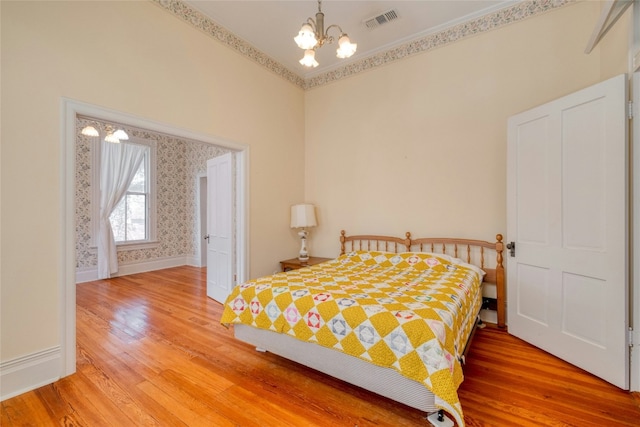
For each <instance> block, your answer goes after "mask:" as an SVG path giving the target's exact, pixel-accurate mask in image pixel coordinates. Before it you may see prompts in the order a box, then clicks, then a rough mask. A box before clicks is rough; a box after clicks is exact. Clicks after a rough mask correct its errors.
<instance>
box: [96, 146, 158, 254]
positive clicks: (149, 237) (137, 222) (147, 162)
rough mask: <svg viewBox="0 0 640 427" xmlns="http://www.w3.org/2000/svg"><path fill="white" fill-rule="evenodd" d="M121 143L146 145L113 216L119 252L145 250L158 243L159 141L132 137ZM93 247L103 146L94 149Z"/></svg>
mask: <svg viewBox="0 0 640 427" xmlns="http://www.w3.org/2000/svg"><path fill="white" fill-rule="evenodd" d="M120 143H121V144H138V145H143V146H146V152H145V155H144V159H143V160H142V163H140V166H139V167H138V170H137V172H136V175H135V177H134V178H133V181H132V182H131V184H130V185H129V188H128V189H127V192H126V193H125V195H124V197H123V198H122V200H120V202H119V203H118V205H117V206H116V208H115V209H114V210H113V212H112V213H111V215H110V216H109V220H110V221H111V229H112V230H113V237H114V239H115V241H116V245H117V246H118V250H127V249H144V248H149V247H154V246H156V245H157V241H156V182H155V181H156V178H155V177H156V141H153V140H146V139H141V138H136V137H130V139H129V141H122V142H120ZM93 148H94V151H93V152H94V154H93V179H94V181H93V182H94V183H95V185H93V200H92V202H93V206H92V212H93V214H92V222H93V226H92V228H93V236H92V240H93V243H92V245H93V246H95V245H96V243H97V242H96V241H95V236H97V234H98V228H99V221H98V218H99V214H100V188H99V187H100V185H99V182H100V145H99V141H98V143H97V144H96V145H95V146H93Z"/></svg>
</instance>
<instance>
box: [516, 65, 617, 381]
mask: <svg viewBox="0 0 640 427" xmlns="http://www.w3.org/2000/svg"><path fill="white" fill-rule="evenodd" d="M626 109H627V96H626V76H624V75H621V76H618V77H615V78H613V79H610V80H607V81H605V82H602V83H599V84H596V85H595V86H591V87H589V88H587V89H584V90H581V91H579V92H576V93H573V94H571V95H568V96H565V97H563V98H561V99H558V100H555V101H552V102H550V103H548V104H545V105H542V106H540V107H537V108H534V109H532V110H529V111H526V112H523V113H520V114H518V115H516V116H513V117H511V118H510V119H509V122H508V148H507V162H508V166H507V240H508V241H512V242H515V256H510V255H509V254H508V253H507V285H508V290H507V306H508V308H507V313H508V318H507V323H508V327H509V332H510V333H511V334H513V335H515V336H517V337H520V338H522V339H524V340H525V341H528V342H530V343H531V344H533V345H535V346H537V347H540V348H542V349H544V350H546V351H548V352H549V353H552V354H554V355H556V356H558V357H560V358H562V359H564V360H566V361H568V362H570V363H572V364H574V365H576V366H579V367H581V368H583V369H585V370H587V371H589V372H591V373H593V374H594V375H596V376H598V377H601V378H603V379H605V380H607V381H609V382H610V383H612V384H614V385H616V386H618V387H620V388H624V389H628V388H629V347H628V343H627V326H628V307H629V304H628V295H629V291H628V286H629V285H628V250H627V248H628V215H627V212H628V205H627V200H628V182H629V181H628V160H627V159H628V153H627V152H628V144H627V115H626Z"/></svg>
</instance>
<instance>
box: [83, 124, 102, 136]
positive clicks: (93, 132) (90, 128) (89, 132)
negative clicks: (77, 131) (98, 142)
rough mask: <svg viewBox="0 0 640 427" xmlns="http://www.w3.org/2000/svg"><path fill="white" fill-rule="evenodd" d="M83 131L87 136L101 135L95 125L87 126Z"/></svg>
mask: <svg viewBox="0 0 640 427" xmlns="http://www.w3.org/2000/svg"><path fill="white" fill-rule="evenodd" d="M81 133H82V134H83V135H85V136H100V134H99V133H98V130H97V129H96V128H94V127H93V126H85V127H84V128H83V129H82V131H81Z"/></svg>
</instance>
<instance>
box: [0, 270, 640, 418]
mask: <svg viewBox="0 0 640 427" xmlns="http://www.w3.org/2000/svg"><path fill="white" fill-rule="evenodd" d="M220 314H221V305H220V304H218V303H216V302H215V301H213V300H210V299H208V298H207V297H206V296H205V272H204V270H202V269H199V268H194V267H177V268H172V269H167V270H161V271H156V272H150V273H143V274H137V275H132V276H127V277H121V278H115V279H110V280H102V281H96V282H90V283H84V284H80V285H78V286H77V359H78V360H77V373H76V374H74V375H72V376H70V377H67V378H63V379H61V380H59V381H57V382H56V383H54V384H51V385H48V386H44V387H41V388H39V389H37V390H34V391H32V392H29V393H25V394H23V395H20V396H17V397H15V398H12V399H8V400H6V401H4V402H2V412H1V416H0V425H2V426H3V427H9V426H278V427H280V426H349V427H365V426H394V427H398V426H425V427H426V426H428V425H429V424H428V423H427V421H425V420H424V414H423V413H421V412H420V411H417V410H414V409H411V408H408V407H405V406H403V405H399V404H396V403H394V402H392V401H390V400H387V399H385V398H382V397H379V396H376V395H374V394H372V393H369V392H366V391H363V390H361V389H359V388H356V387H353V386H350V385H348V384H346V383H343V382H341V381H339V380H336V379H333V378H330V377H327V376H325V375H323V374H320V373H317V372H315V371H313V370H310V369H307V368H305V367H303V366H300V365H297V364H295V363H293V362H289V361H287V360H285V359H282V358H280V357H278V356H275V355H273V354H268V353H267V354H264V353H258V352H256V351H255V350H254V349H253V348H252V347H251V346H249V345H246V344H243V343H241V342H239V341H237V340H235V339H234V338H233V334H232V331H231V330H227V329H226V328H224V327H222V326H221V325H220V324H219V318H220ZM459 395H460V400H461V402H462V407H463V410H464V413H465V422H466V424H467V426H471V427H475V426H576V427H585V426H587V427H588V426H599V427H601V426H640V405H639V402H640V400H639V399H637V398H636V399H634V395H633V394H630V393H627V392H624V391H622V390H619V389H617V388H616V387H614V386H612V385H609V384H608V383H606V382H604V381H602V380H599V379H598V378H595V377H593V376H591V375H589V374H587V373H585V372H584V371H581V370H580V369H578V368H575V367H573V366H571V365H569V364H567V363H565V362H563V361H561V360H559V359H556V358H554V357H553V356H550V355H548V354H546V353H544V352H542V351H540V350H538V349H536V348H534V347H532V346H530V345H528V344H526V343H524V342H523V341H521V340H519V339H517V338H514V337H512V336H510V335H508V334H507V333H505V332H504V331H501V330H498V329H495V328H490V327H487V328H485V329H482V330H479V331H478V333H477V334H476V335H475V337H474V341H473V344H472V347H471V351H470V352H469V354H468V358H467V365H466V366H465V381H464V383H463V384H462V386H461V388H460V390H459Z"/></svg>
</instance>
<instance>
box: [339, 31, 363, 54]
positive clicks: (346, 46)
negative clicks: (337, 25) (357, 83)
mask: <svg viewBox="0 0 640 427" xmlns="http://www.w3.org/2000/svg"><path fill="white" fill-rule="evenodd" d="M338 45H339V46H340V47H339V48H338V50H337V51H336V56H337V57H338V58H349V57H350V56H351V55H353V54H354V53H356V49H357V48H358V45H357V44H356V43H351V40H349V36H347V35H346V34H342V35H341V36H340V38H339V39H338Z"/></svg>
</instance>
